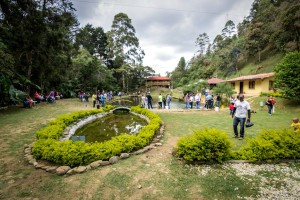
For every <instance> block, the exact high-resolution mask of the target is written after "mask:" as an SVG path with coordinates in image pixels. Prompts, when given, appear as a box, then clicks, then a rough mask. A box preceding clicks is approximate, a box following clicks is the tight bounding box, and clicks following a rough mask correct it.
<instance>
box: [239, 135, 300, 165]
mask: <svg viewBox="0 0 300 200" xmlns="http://www.w3.org/2000/svg"><path fill="white" fill-rule="evenodd" d="M239 154H240V155H241V157H242V158H243V159H247V160H250V161H253V162H255V161H267V160H279V159H299V158H300V134H297V133H295V132H294V131H293V130H291V129H279V130H275V129H274V130H262V131H261V132H260V133H259V134H258V136H257V137H256V138H253V139H249V140H248V144H247V145H246V146H243V147H242V149H241V151H240V153H239Z"/></svg>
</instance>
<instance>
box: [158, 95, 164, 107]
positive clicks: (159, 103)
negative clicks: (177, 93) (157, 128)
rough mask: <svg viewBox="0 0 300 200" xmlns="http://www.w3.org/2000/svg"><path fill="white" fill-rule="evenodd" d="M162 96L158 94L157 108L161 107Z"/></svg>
mask: <svg viewBox="0 0 300 200" xmlns="http://www.w3.org/2000/svg"><path fill="white" fill-rule="evenodd" d="M162 102H163V97H162V95H161V94H159V96H158V109H160V108H162V107H163V106H162Z"/></svg>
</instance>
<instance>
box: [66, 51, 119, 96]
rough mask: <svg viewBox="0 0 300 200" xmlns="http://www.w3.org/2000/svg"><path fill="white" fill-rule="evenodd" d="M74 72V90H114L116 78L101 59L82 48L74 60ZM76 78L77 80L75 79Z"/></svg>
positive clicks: (71, 74)
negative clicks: (113, 85)
mask: <svg viewBox="0 0 300 200" xmlns="http://www.w3.org/2000/svg"><path fill="white" fill-rule="evenodd" d="M72 62H73V70H72V73H71V72H70V76H72V77H70V80H73V83H74V84H73V85H74V88H73V89H74V90H77V91H78V90H84V91H95V90H96V89H97V88H107V89H108V88H109V89H112V87H111V86H112V84H113V82H114V78H113V76H112V73H111V71H110V70H108V69H107V67H106V65H105V64H104V63H103V61H102V60H100V59H99V58H97V57H95V56H92V55H91V54H90V53H89V52H88V51H87V50H86V49H84V48H81V49H79V52H78V54H77V56H76V57H74V58H73V59H72ZM74 77H75V78H74Z"/></svg>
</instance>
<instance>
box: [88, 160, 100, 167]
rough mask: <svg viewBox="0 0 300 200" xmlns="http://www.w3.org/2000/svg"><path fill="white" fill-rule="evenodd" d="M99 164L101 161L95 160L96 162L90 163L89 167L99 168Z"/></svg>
mask: <svg viewBox="0 0 300 200" xmlns="http://www.w3.org/2000/svg"><path fill="white" fill-rule="evenodd" d="M101 162H102V160H97V161H95V162H92V163H91V164H90V166H91V167H92V168H97V167H99V166H100V164H101Z"/></svg>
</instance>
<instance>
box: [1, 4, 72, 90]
mask: <svg viewBox="0 0 300 200" xmlns="http://www.w3.org/2000/svg"><path fill="white" fill-rule="evenodd" d="M0 9H1V15H0V24H1V26H0V37H1V39H2V41H3V43H4V44H5V45H6V46H7V48H8V49H9V51H10V52H11V55H12V56H13V58H14V62H15V66H14V69H13V70H14V74H15V75H17V76H19V77H21V78H17V77H14V78H15V79H18V80H19V83H20V85H19V86H21V88H22V89H26V88H27V91H28V92H29V91H30V85H34V84H33V83H36V84H38V85H40V87H41V88H44V87H45V86H47V85H48V87H53V86H55V85H56V84H59V83H60V81H61V80H62V79H63V77H64V75H65V72H66V71H67V69H68V67H69V66H70V64H71V62H70V57H71V50H72V45H71V42H72V38H71V37H72V31H73V29H74V27H75V26H76V25H77V20H76V18H75V15H74V11H75V10H74V8H73V7H72V3H71V1H70V0H64V1H62V0H57V1H51V0H27V1H0Z"/></svg>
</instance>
